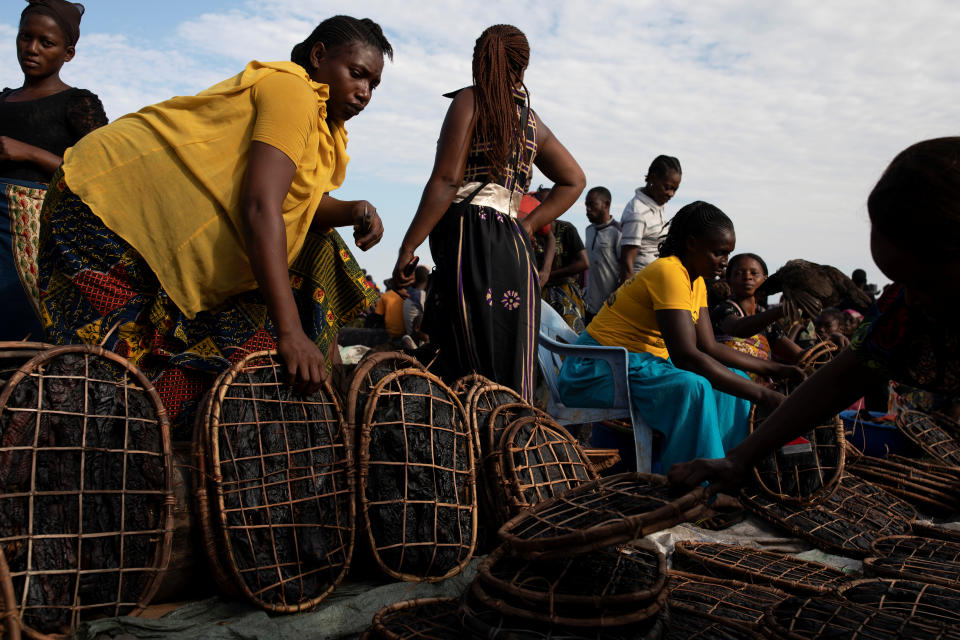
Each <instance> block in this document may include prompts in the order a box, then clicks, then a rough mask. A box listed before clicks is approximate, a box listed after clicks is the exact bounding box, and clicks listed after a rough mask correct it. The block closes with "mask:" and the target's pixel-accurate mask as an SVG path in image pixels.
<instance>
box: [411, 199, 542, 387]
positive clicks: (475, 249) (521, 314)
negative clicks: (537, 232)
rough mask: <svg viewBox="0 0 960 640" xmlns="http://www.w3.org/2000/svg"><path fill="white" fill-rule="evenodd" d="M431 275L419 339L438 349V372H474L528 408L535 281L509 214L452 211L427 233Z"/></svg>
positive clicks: (524, 242) (523, 238)
mask: <svg viewBox="0 0 960 640" xmlns="http://www.w3.org/2000/svg"><path fill="white" fill-rule="evenodd" d="M430 253H431V254H432V255H433V260H434V262H435V263H436V271H435V272H434V277H433V279H432V282H431V285H430V290H429V292H428V293H427V303H426V305H425V307H424V315H423V322H424V331H425V332H426V333H427V335H429V336H430V342H431V343H432V344H435V345H437V346H438V347H439V359H438V360H439V361H438V364H439V370H440V372H441V374H442V375H443V376H444V377H446V378H448V379H454V378H457V377H459V376H462V375H464V374H466V373H470V372H477V373H479V374H480V375H483V376H486V377H488V378H490V379H491V380H493V381H495V382H498V383H499V384H502V385H505V386H508V387H510V388H512V389H513V390H514V391H516V392H517V393H519V394H520V395H521V396H522V397H523V398H525V399H526V400H528V401H531V400H532V399H533V394H534V387H535V385H536V378H535V375H536V366H537V332H538V331H539V327H540V281H539V279H538V278H537V270H536V263H535V262H534V259H533V250H532V248H531V246H530V239H529V238H528V237H527V235H526V233H524V232H523V229H522V227H520V224H519V223H518V222H517V219H516V218H513V217H511V216H509V215H507V214H504V213H501V212H500V211H497V210H496V209H493V208H491V207H485V206H478V205H474V204H469V205H466V206H456V205H453V206H451V207H450V208H449V209H448V210H447V212H446V213H445V214H444V216H443V218H442V219H441V220H440V222H438V223H437V226H436V227H434V229H433V231H432V232H431V233H430Z"/></svg>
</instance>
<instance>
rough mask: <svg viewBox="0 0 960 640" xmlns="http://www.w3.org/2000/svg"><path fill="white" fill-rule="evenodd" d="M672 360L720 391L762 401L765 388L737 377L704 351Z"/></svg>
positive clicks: (752, 400) (672, 358) (755, 401)
mask: <svg viewBox="0 0 960 640" xmlns="http://www.w3.org/2000/svg"><path fill="white" fill-rule="evenodd" d="M671 360H672V361H673V364H674V365H675V366H677V367H679V368H681V369H685V370H686V371H690V372H691V373H696V374H697V375H700V376H703V377H704V378H706V379H707V380H708V381H709V382H710V384H711V385H712V386H713V387H714V388H715V389H717V390H719V391H723V392H725V393H729V394H730V395H734V396H737V397H738V398H743V399H745V400H749V401H750V402H754V403H757V402H760V401H761V399H762V396H763V392H764V389H763V387H761V386H760V385H758V384H756V383H754V382H751V381H750V380H748V379H747V378H744V377H743V376H739V375H737V374H736V373H734V372H733V371H731V370H730V369H728V368H727V367H725V366H724V365H723V364H722V363H720V362H719V361H717V360H715V359H714V358H711V357H710V356H709V355H707V354H706V353H703V352H702V351H697V352H696V353H693V354H689V355H685V356H680V357H673V356H672V355H671Z"/></svg>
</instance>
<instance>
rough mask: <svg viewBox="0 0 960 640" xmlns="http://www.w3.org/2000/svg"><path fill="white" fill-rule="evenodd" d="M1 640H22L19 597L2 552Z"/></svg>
mask: <svg viewBox="0 0 960 640" xmlns="http://www.w3.org/2000/svg"><path fill="white" fill-rule="evenodd" d="M0 638H3V640H20V616H19V614H18V613H17V596H16V594H15V593H14V591H13V580H11V579H10V568H9V567H8V566H7V560H6V558H5V557H4V555H3V552H2V551H0Z"/></svg>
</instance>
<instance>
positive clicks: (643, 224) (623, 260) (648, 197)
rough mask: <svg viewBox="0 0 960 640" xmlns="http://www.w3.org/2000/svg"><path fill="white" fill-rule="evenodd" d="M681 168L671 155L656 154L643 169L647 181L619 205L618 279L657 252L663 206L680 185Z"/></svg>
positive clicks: (632, 271)
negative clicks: (625, 202) (620, 208)
mask: <svg viewBox="0 0 960 640" xmlns="http://www.w3.org/2000/svg"><path fill="white" fill-rule="evenodd" d="M682 175H683V172H682V171H681V169H680V161H679V160H677V159H676V158H674V157H673V156H663V155H660V156H657V157H656V158H654V159H653V162H651V163H650V168H649V169H648V170H647V175H646V178H645V179H646V181H647V183H646V184H645V185H644V186H642V187H640V188H639V189H637V191H636V194H635V195H634V196H633V198H632V199H631V200H630V202H628V203H627V206H626V207H625V208H624V209H623V215H622V216H620V233H621V236H620V282H626V281H627V280H629V279H630V278H631V277H633V274H635V273H639V272H640V271H641V270H642V269H643V268H644V267H645V266H647V265H648V264H650V263H651V262H653V261H654V260H656V259H657V256H658V255H659V245H660V239H661V238H660V236H662V235H663V230H664V226H665V225H664V221H663V206H664V205H665V204H667V203H668V202H669V201H670V198H672V197H673V196H674V194H675V193H676V192H677V189H679V188H680V178H681V177H682Z"/></svg>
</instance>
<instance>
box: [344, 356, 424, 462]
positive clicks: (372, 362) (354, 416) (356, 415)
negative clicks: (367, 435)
mask: <svg viewBox="0 0 960 640" xmlns="http://www.w3.org/2000/svg"><path fill="white" fill-rule="evenodd" d="M391 361H392V366H391V369H392V370H393V371H399V370H400V369H410V368H413V369H421V370H423V365H421V364H420V362H419V361H418V360H417V359H416V358H414V357H413V356H409V355H407V354H406V353H404V352H402V351H377V352H375V353H370V354H368V355H366V356H365V357H364V358H363V359H362V360H360V362H358V363H357V367H356V369H354V370H353V375H352V376H351V378H350V387H349V390H348V391H347V403H346V404H347V406H346V407H345V418H346V423H347V428H348V429H350V431H351V432H352V433H354V434H355V433H356V430H357V427H359V426H360V425H359V424H358V423H357V420H358V419H362V418H363V412H364V409H366V403H364V406H357V404H358V402H359V400H360V395H361V394H364V395H367V396H369V395H370V393H371V392H372V391H373V388H374V387H375V386H376V385H377V383H378V382H379V381H380V380H372V379H371V378H370V374H371V373H372V372H373V370H374V369H375V368H376V367H377V366H379V365H386V364H390V363H391ZM349 440H350V442H351V446H352V445H353V444H354V439H353V437H351V438H349Z"/></svg>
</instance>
